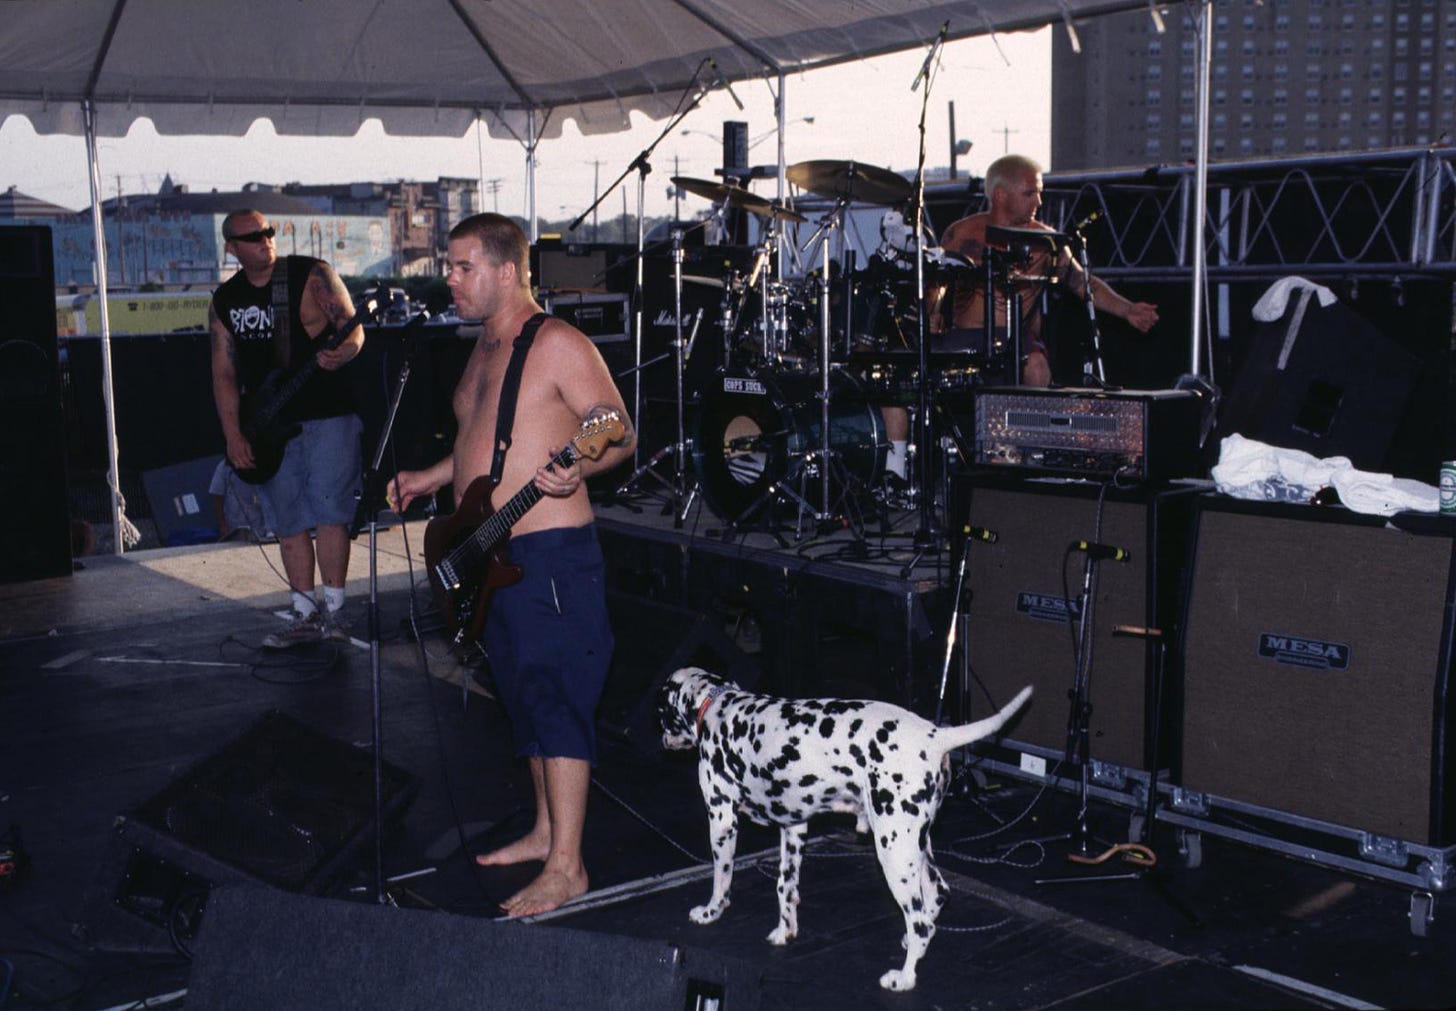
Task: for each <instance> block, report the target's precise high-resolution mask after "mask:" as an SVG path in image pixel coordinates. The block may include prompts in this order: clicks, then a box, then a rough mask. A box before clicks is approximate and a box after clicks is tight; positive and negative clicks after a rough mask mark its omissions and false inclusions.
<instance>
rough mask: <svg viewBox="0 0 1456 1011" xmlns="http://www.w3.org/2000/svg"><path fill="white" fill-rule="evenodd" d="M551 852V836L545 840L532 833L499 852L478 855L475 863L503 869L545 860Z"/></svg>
mask: <svg viewBox="0 0 1456 1011" xmlns="http://www.w3.org/2000/svg"><path fill="white" fill-rule="evenodd" d="M550 852H551V838H550V836H546V837H544V838H543V837H541V836H538V835H536V834H535V833H532V834H530V835H523V836H521V838H519V839H517V840H516V841H515V842H513V843H507V844H506V845H504V846H502V847H501V848H500V849H498V850H491V851H490V852H489V853H481V854H478V855H477V856H476V858H475V862H476V863H478V864H479V865H480V866H482V867H501V866H504V865H506V864H523V863H525V862H526V861H528V860H545V859H546V857H547V855H548V854H549V853H550Z"/></svg>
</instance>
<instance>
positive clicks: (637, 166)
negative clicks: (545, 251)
mask: <svg viewBox="0 0 1456 1011" xmlns="http://www.w3.org/2000/svg"><path fill="white" fill-rule="evenodd" d="M709 62H710V60H709V59H708V58H707V57H704V58H703V59H702V61H701V62H699V63H698V68H697V69H696V70H694V71H693V76H692V77H691V78H689V79H688V83H687V86H686V87H685V88H683V93H682V95H681V96H680V97H679V98H678V105H679V106H680V107H681V111H680V112H678V113H677V114H676V115H675V116H672V117H671V118H669V120H668V122H667V125H666V126H664V127H663V128H662V132H661V133H659V134H658V135H657V138H656V139H655V140H653V142H652V143H651V144H648V145H647V146H646V147H645V148H643V149H642V150H641V151H640V152H638V154H637V157H635V158H633V159H632V162H631V164H629V165H628V166H627V167H626V168H625V169H623V170H622V174H621V175H619V176H617V178H616V179H614V180H613V181H612V183H611V185H610V186H608V187H607V188H606V189H605V190H603V191H602V192H601V193H600V194H599V195H598V196H597V198H596V200H594V201H592V204H591V206H590V207H588V208H587V209H586V210H584V211H582V212H581V214H579V215H577V218H576V220H575V221H573V222H572V223H571V224H570V225H567V231H570V232H574V231H576V230H577V229H578V228H580V227H581V224H582V222H583V221H585V220H586V219H587V217H588V215H590V214H591V212H592V211H594V210H596V209H597V208H598V207H600V206H601V205H602V203H603V202H604V201H605V200H606V199H607V197H609V196H611V194H612V193H613V192H614V191H615V190H616V189H617V187H618V186H620V185H622V181H623V180H624V179H626V178H627V176H628V175H629V174H631V173H632V172H636V173H637V276H636V280H635V284H636V287H635V289H634V291H633V293H632V299H633V304H634V306H635V309H634V312H633V320H632V325H633V329H634V334H633V342H632V347H633V366H634V371H633V372H632V420H633V421H634V422H635V423H637V424H639V425H640V424H641V422H642V372H641V369H642V303H643V294H644V285H643V277H642V267H643V261H644V259H645V256H644V248H645V246H646V242H647V234H646V231H645V225H646V217H645V216H644V215H645V205H646V189H647V177H648V175H650V174H651V172H652V165H651V164H650V163H649V162H648V161H647V159H648V157H649V156H650V155H651V154H652V152H653V151H655V150H656V149H657V145H659V144H661V143H662V141H663V139H664V138H666V137H667V135H668V134H670V133H673V132H675V131H676V130H677V128H678V125H679V124H680V123H681V122H682V121H683V120H684V119H686V118H687V116H688V113H690V112H692V111H693V110H694V109H696V108H697V107H698V105H699V104H701V103H702V101H703V98H704V97H705V96H706V95H707V94H708V90H709V89H708V87H706V86H704V85H703V84H702V83H701V82H700V81H699V80H698V75H700V74H701V73H702V72H703V69H704V68H705V67H707V66H708V64H709ZM681 297H682V296H681V290H680V289H679V294H678V298H679V301H681ZM681 326H682V318H681V315H679V318H678V327H679V336H681ZM641 452H642V448H641V443H640V441H637V442H634V444H633V446H632V464H633V466H636V465H637V463H638V461H639V460H640V459H641Z"/></svg>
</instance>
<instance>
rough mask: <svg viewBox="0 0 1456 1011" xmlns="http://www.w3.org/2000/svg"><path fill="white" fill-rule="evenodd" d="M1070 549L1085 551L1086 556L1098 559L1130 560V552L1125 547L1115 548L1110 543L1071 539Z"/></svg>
mask: <svg viewBox="0 0 1456 1011" xmlns="http://www.w3.org/2000/svg"><path fill="white" fill-rule="evenodd" d="M1071 550H1072V551H1085V552H1087V557H1088V558H1091V559H1093V560H1094V561H1098V560H1103V559H1105V560H1108V561H1113V562H1126V561H1131V560H1132V552H1131V551H1128V550H1127V549H1126V548H1115V547H1113V546H1112V545H1111V544H1098V543H1096V542H1095V541H1073V542H1072V547H1071Z"/></svg>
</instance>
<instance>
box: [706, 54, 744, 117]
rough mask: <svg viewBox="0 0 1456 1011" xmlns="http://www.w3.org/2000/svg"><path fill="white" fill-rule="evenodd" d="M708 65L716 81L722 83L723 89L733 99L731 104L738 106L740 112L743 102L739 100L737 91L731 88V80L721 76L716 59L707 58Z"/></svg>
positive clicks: (721, 72)
mask: <svg viewBox="0 0 1456 1011" xmlns="http://www.w3.org/2000/svg"><path fill="white" fill-rule="evenodd" d="M708 66H709V67H711V68H712V69H713V76H714V77H715V78H716V79H717V83H718V84H721V85H723V90H724V91H726V92H728V97H729V98H731V99H733V104H734V105H736V106H738V111H739V112H742V111H743V103H742V102H741V101H739V98H738V93H737V92H735V91H734V90H733V84H732V82H731V81H729V80H728V78H726V77H724V76H723V71H721V70H719V69H718V61H717V60H713V59H710V60H708Z"/></svg>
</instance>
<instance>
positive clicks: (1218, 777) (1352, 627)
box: [1181, 496, 1456, 846]
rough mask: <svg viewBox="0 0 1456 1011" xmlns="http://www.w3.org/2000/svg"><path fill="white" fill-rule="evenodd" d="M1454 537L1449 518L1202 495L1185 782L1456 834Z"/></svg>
mask: <svg viewBox="0 0 1456 1011" xmlns="http://www.w3.org/2000/svg"><path fill="white" fill-rule="evenodd" d="M1453 544H1456V520H1453V519H1451V518H1450V517H1446V516H1425V515H1410V516H1406V515H1402V516H1396V517H1393V518H1392V519H1391V520H1389V521H1387V520H1386V519H1384V518H1381V517H1375V516H1360V515H1356V514H1354V513H1350V512H1347V511H1345V510H1344V509H1341V508H1338V507H1336V508H1325V507H1319V506H1308V505H1298V504H1292V503H1265V502H1245V501H1238V500H1233V499H1223V498H1215V497H1212V496H1208V497H1205V498H1203V499H1201V500H1200V503H1199V508H1198V509H1197V518H1196V533H1195V547H1194V551H1193V562H1192V565H1191V568H1190V572H1189V581H1188V587H1189V589H1188V596H1187V617H1186V619H1185V633H1184V641H1183V652H1184V658H1183V664H1182V667H1183V681H1184V685H1183V712H1182V719H1181V724H1182V734H1181V738H1182V748H1183V754H1182V772H1181V783H1182V786H1183V788H1184V789H1185V790H1188V791H1192V792H1194V793H1197V794H1201V795H1205V796H1207V797H1209V798H1223V799H1226V800H1228V801H1233V802H1238V803H1240V804H1244V805H1249V806H1251V807H1256V808H1259V809H1263V810H1266V811H1271V812H1276V813H1279V814H1280V815H1282V816H1285V820H1293V819H1312V820H1314V821H1317V822H1320V823H1324V824H1328V825H1334V826H1343V827H1346V828H1349V829H1355V830H1359V831H1362V832H1371V833H1375V834H1377V835H1379V836H1382V837H1385V838H1388V839H1395V840H1405V841H1408V842H1411V843H1416V844H1423V845H1434V846H1446V845H1450V844H1452V843H1453V842H1456V817H1453V815H1456V803H1453V781H1456V775H1453V773H1456V770H1453V761H1452V758H1453V753H1452V751H1451V746H1450V735H1451V729H1452V726H1453V718H1456V712H1453V709H1456V700H1453V697H1452V693H1451V690H1450V670H1451V651H1452V634H1453V632H1452V620H1453V619H1452V615H1453V610H1452V602H1453V586H1456V551H1453ZM1290 816H1292V817H1290Z"/></svg>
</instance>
